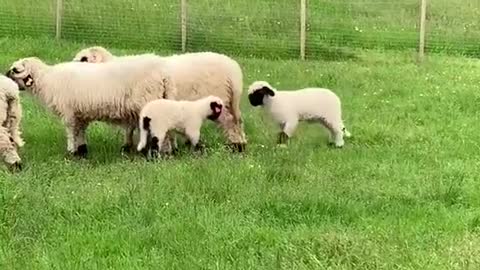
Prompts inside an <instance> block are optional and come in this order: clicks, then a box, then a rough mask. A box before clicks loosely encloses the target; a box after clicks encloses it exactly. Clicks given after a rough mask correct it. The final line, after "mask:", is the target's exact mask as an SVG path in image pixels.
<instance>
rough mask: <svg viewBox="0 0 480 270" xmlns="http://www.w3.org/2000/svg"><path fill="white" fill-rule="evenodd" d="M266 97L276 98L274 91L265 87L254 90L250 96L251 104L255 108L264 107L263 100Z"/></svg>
mask: <svg viewBox="0 0 480 270" xmlns="http://www.w3.org/2000/svg"><path fill="white" fill-rule="evenodd" d="M265 96H271V97H273V96H275V93H274V92H273V90H272V89H270V88H268V87H266V86H264V87H262V88H260V89H257V90H254V91H253V92H252V93H250V94H249V95H248V100H249V101H250V104H251V105H252V106H254V107H257V106H262V105H263V98H264V97H265Z"/></svg>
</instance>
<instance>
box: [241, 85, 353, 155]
mask: <svg viewBox="0 0 480 270" xmlns="http://www.w3.org/2000/svg"><path fill="white" fill-rule="evenodd" d="M248 99H249V101H250V104H251V105H252V106H254V107H256V106H264V107H265V108H266V109H267V110H268V111H269V113H270V114H271V116H272V117H273V119H274V120H275V121H276V122H277V123H278V124H279V125H280V128H281V130H282V132H280V134H279V137H278V143H279V144H285V143H286V142H287V140H288V138H290V137H292V135H293V133H294V132H295V129H296V128H297V125H298V122H299V121H309V122H318V123H320V124H322V125H323V126H324V127H326V128H327V129H328V130H329V131H330V141H333V143H334V144H335V146H336V147H342V146H343V145H344V140H343V137H344V136H345V137H347V138H348V137H350V136H351V134H350V132H348V131H347V129H346V128H345V126H344V124H343V120H342V110H341V102H340V99H339V97H338V96H337V95H336V94H335V93H333V92H332V91H330V90H328V89H323V88H304V89H299V90H295V91H278V90H277V89H275V88H273V87H272V86H271V85H270V84H269V83H268V82H265V81H256V82H254V83H252V84H251V85H250V87H249V89H248Z"/></svg>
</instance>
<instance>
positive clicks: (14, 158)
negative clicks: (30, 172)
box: [0, 127, 22, 170]
mask: <svg viewBox="0 0 480 270" xmlns="http://www.w3.org/2000/svg"><path fill="white" fill-rule="evenodd" d="M0 155H1V156H2V158H3V160H4V161H5V163H7V164H8V165H9V166H10V168H11V169H12V170H21V169H22V160H21V159H20V156H19V155H18V153H17V149H16V147H15V142H14V141H13V138H12V137H10V135H9V133H8V131H7V129H5V128H3V127H0Z"/></svg>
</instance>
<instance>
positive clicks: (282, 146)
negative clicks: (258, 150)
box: [277, 143, 288, 148]
mask: <svg viewBox="0 0 480 270" xmlns="http://www.w3.org/2000/svg"><path fill="white" fill-rule="evenodd" d="M277 146H278V147H279V148H287V147H288V146H287V144H286V143H279V144H277Z"/></svg>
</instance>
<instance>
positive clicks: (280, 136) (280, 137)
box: [277, 131, 289, 144]
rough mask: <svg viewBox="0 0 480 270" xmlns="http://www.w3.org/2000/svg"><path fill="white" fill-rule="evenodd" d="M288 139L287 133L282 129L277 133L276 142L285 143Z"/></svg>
mask: <svg viewBox="0 0 480 270" xmlns="http://www.w3.org/2000/svg"><path fill="white" fill-rule="evenodd" d="M288 139H289V136H288V135H287V133H285V132H283V131H282V132H280V133H279V134H278V139H277V143H278V144H286V143H287V141H288Z"/></svg>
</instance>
